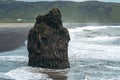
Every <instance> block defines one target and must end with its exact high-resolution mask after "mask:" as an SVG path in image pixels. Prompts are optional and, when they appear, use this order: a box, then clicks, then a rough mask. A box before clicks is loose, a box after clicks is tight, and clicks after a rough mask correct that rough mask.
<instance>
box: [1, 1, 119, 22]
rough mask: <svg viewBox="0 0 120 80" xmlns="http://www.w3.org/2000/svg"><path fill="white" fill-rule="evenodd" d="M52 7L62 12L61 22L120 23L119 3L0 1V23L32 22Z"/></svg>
mask: <svg viewBox="0 0 120 80" xmlns="http://www.w3.org/2000/svg"><path fill="white" fill-rule="evenodd" d="M53 7H58V8H59V9H60V10H61V12H62V16H63V17H62V19H63V22H79V23H88V22H89V23H90V22H91V23H97V22H99V23H120V3H105V2H97V1H87V2H70V1H56V2H22V1H21V2H20V1H13V0H9V1H0V22H17V19H22V21H21V22H34V21H35V18H36V17H37V16H38V15H39V14H41V15H43V14H46V13H47V12H48V11H49V10H51V9H52V8H53Z"/></svg>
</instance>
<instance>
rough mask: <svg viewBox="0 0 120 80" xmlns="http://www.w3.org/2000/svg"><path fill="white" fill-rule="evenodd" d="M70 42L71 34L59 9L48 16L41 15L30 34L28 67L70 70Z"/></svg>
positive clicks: (54, 9) (50, 12) (53, 10)
mask: <svg viewBox="0 0 120 80" xmlns="http://www.w3.org/2000/svg"><path fill="white" fill-rule="evenodd" d="M69 40H70V36H69V32H68V30H67V29H66V28H64V27H63V24H62V20H61V12H60V10H59V9H58V8H53V9H52V10H51V11H49V13H48V14H46V15H39V16H38V17H37V18H36V23H35V25H34V27H33V28H32V29H31V30H30V31H29V34H28V43H27V49H28V52H29V55H28V56H29V62H28V66H32V67H42V68H50V69H65V68H69V67H70V64H69V60H68V43H69Z"/></svg>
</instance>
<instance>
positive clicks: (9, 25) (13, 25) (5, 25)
mask: <svg viewBox="0 0 120 80" xmlns="http://www.w3.org/2000/svg"><path fill="white" fill-rule="evenodd" d="M33 25H34V23H0V28H18V27H30V26H33Z"/></svg>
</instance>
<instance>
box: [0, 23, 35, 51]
mask: <svg viewBox="0 0 120 80" xmlns="http://www.w3.org/2000/svg"><path fill="white" fill-rule="evenodd" d="M32 25H33V23H25V24H22V23H21V24H18V23H17V24H16V23H14V24H13V23H12V24H11V23H7V24H6V23H2V25H1V23H0V52H6V51H11V50H15V49H16V48H19V47H21V46H24V45H25V40H27V35H28V32H29V30H30V29H31V28H32Z"/></svg>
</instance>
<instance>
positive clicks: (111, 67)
mask: <svg viewBox="0 0 120 80" xmlns="http://www.w3.org/2000/svg"><path fill="white" fill-rule="evenodd" d="M105 67H106V68H108V69H112V70H119V71H120V67H114V66H108V65H106V66H105Z"/></svg>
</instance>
